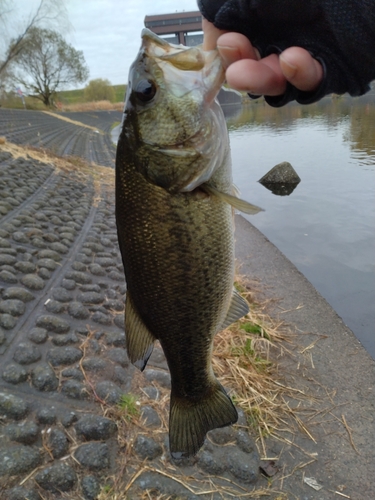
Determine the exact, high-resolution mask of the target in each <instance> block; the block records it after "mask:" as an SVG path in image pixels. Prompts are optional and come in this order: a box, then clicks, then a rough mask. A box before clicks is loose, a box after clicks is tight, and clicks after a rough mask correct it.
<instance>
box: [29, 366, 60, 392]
mask: <svg viewBox="0 0 375 500" xmlns="http://www.w3.org/2000/svg"><path fill="white" fill-rule="evenodd" d="M31 381H32V384H33V386H34V387H35V388H36V389H38V391H43V392H50V391H55V390H56V389H57V388H58V386H59V381H58V379H57V377H56V375H55V372H54V371H53V370H52V368H51V367H50V365H48V364H40V365H38V366H36V367H35V368H34V369H33V371H32V372H31Z"/></svg>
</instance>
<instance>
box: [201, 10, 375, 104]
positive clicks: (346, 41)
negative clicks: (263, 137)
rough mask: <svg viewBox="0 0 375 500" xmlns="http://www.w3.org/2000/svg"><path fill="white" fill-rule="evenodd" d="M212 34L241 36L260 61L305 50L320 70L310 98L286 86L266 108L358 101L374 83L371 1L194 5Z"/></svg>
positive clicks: (374, 33)
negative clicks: (335, 97) (340, 98)
mask: <svg viewBox="0 0 375 500" xmlns="http://www.w3.org/2000/svg"><path fill="white" fill-rule="evenodd" d="M198 4H199V8H200V10H201V12H202V14H203V16H204V17H205V18H206V19H207V20H208V21H210V22H212V23H213V24H214V25H215V26H216V27H217V28H220V29H224V30H229V31H236V32H238V33H242V34H243V35H245V36H246V37H247V38H248V39H249V40H250V41H251V43H252V44H253V45H254V46H255V47H256V48H257V49H258V50H259V52H260V54H261V56H262V57H265V56H267V55H269V54H272V53H276V54H279V53H280V52H282V51H283V50H285V49H286V48H288V47H293V46H298V47H303V48H304V49H306V50H308V51H309V52H310V54H311V55H312V56H313V57H314V58H315V59H317V60H318V61H319V62H320V63H321V64H322V66H323V70H324V77H323V80H322V82H321V84H320V85H319V87H318V88H317V89H316V90H315V91H313V92H303V91H301V90H297V89H296V88H295V87H293V86H292V85H290V84H288V85H287V90H286V92H285V93H284V94H283V95H280V96H265V99H266V101H267V102H268V103H269V104H270V105H271V106H283V105H284V104H286V103H288V102H289V101H291V100H294V99H295V100H296V101H298V102H299V103H301V104H310V103H312V102H315V101H318V100H319V99H321V98H322V97H324V96H325V95H327V94H330V93H332V92H334V93H336V94H343V93H345V92H349V94H350V95H352V96H359V95H362V94H364V93H365V92H367V91H368V90H369V89H370V86H369V83H370V82H371V81H372V80H374V79H375V0H198Z"/></svg>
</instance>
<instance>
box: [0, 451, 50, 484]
mask: <svg viewBox="0 0 375 500" xmlns="http://www.w3.org/2000/svg"><path fill="white" fill-rule="evenodd" d="M40 463H41V455H40V452H39V450H37V449H36V448H34V447H32V446H23V445H21V444H17V445H12V446H7V447H6V448H2V449H0V477H2V476H15V475H19V474H24V473H27V472H30V471H31V470H33V469H35V467H37V466H38V465H39V464H40Z"/></svg>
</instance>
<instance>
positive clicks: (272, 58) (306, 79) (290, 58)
mask: <svg viewBox="0 0 375 500" xmlns="http://www.w3.org/2000/svg"><path fill="white" fill-rule="evenodd" d="M203 31H204V42H203V48H204V49H205V50H212V49H214V48H216V47H217V48H218V50H219V53H220V56H221V58H222V61H223V64H224V66H225V67H226V80H227V83H228V85H229V86H230V87H232V88H234V89H236V90H244V91H246V92H249V93H251V94H255V95H267V96H278V95H282V94H283V93H284V92H285V90H286V86H287V82H289V83H291V84H292V85H293V86H295V87H296V88H297V89H299V90H302V91H306V92H310V91H314V90H315V89H316V88H317V87H318V86H319V84H320V82H321V81H322V79H323V68H322V66H321V64H320V63H319V62H318V61H317V60H316V59H314V58H313V57H312V56H311V55H310V53H309V52H308V51H307V50H305V49H303V48H301V47H289V48H288V49H286V50H284V51H283V52H282V53H281V54H279V55H277V54H271V55H269V56H267V57H264V58H263V59H261V57H260V54H259V52H258V51H257V50H256V48H254V47H253V46H252V44H251V43H250V41H249V39H248V38H247V37H245V36H244V35H241V34H240V33H234V32H226V31H222V30H219V29H217V28H216V27H215V26H214V25H213V24H212V23H210V22H208V21H207V20H206V19H203Z"/></svg>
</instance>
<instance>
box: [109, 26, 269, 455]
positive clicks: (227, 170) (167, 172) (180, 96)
mask: <svg viewBox="0 0 375 500" xmlns="http://www.w3.org/2000/svg"><path fill="white" fill-rule="evenodd" d="M223 80H224V71H223V68H222V65H221V62H220V58H219V56H218V53H217V52H216V51H209V52H204V51H203V50H202V49H201V48H200V47H194V48H188V47H184V46H182V45H180V46H177V45H171V44H169V43H167V42H166V41H165V40H163V39H160V38H158V37H157V36H156V35H155V34H153V33H152V32H151V31H148V30H143V32H142V46H141V49H140V52H139V54H138V56H137V58H136V60H135V61H134V63H133V65H132V66H131V69H130V75H129V84H128V87H127V94H126V102H125V112H124V118H123V124H122V132H121V134H120V138H119V142H118V147H117V158H116V219H117V229H118V238H119V245H120V250H121V254H122V259H123V264H124V269H125V276H126V282H127V295H126V305H125V332H126V343H127V351H128V355H129V358H130V360H131V362H132V363H133V364H134V365H136V366H137V367H138V368H139V369H141V370H143V369H144V368H145V366H146V363H147V361H148V358H149V357H150V355H151V353H152V348H153V344H154V342H155V340H156V339H158V340H159V341H160V344H161V346H162V348H163V351H164V353H165V356H166V359H167V362H168V366H169V370H170V373H171V384H172V389H171V401H170V422H169V438H170V450H171V453H172V456H173V457H175V458H182V457H185V456H190V455H193V454H195V453H196V452H197V451H198V450H199V448H200V447H201V446H202V444H203V442H204V439H205V435H206V433H207V432H208V431H209V430H211V429H214V428H217V427H223V426H226V425H229V424H233V423H234V422H236V420H237V411H236V409H235V408H234V406H233V404H232V401H231V399H230V398H229V397H228V395H227V393H226V392H225V390H224V388H223V387H222V386H221V385H220V383H219V382H218V380H217V379H216V377H215V375H214V373H213V370H212V365H211V356H212V346H213V338H214V335H215V334H216V333H217V332H218V331H220V330H221V329H223V328H224V327H226V326H228V325H229V324H231V323H232V322H234V321H236V320H237V319H238V318H240V317H242V316H243V315H245V314H246V313H247V312H248V306H247V304H246V302H245V301H244V300H243V299H242V298H241V297H240V295H238V294H237V293H236V291H235V290H234V288H233V280H234V235H233V233H234V222H233V208H232V206H231V205H233V206H235V207H237V208H239V209H240V210H244V211H247V212H250V213H255V212H257V211H259V209H258V208H257V207H254V206H253V205H250V204H248V203H247V202H244V201H242V200H239V199H238V198H237V197H236V195H235V194H236V193H235V192H234V190H233V186H232V175H231V165H230V154H229V142H228V133H227V129H226V124H225V119H224V116H223V113H222V110H221V108H220V106H219V104H218V103H217V102H216V101H215V96H216V94H217V93H218V91H219V89H220V87H221V85H222V83H223Z"/></svg>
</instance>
